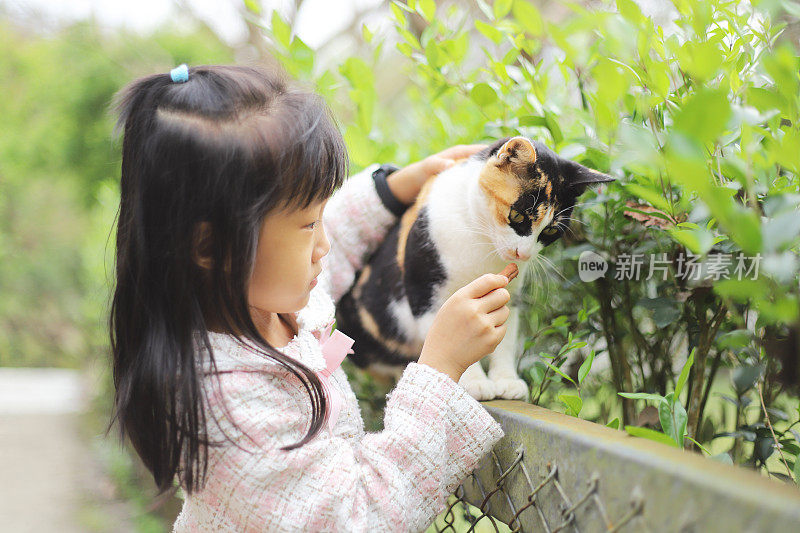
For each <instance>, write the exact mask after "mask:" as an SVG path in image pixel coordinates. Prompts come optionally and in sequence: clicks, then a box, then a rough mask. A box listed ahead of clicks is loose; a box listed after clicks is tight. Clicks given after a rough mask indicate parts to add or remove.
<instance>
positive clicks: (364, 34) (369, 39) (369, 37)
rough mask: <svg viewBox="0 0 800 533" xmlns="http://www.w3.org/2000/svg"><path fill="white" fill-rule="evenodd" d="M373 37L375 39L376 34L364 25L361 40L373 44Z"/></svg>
mask: <svg viewBox="0 0 800 533" xmlns="http://www.w3.org/2000/svg"><path fill="white" fill-rule="evenodd" d="M372 37H374V34H373V33H372V32H371V31H370V29H369V28H368V27H367V25H366V24H362V25H361V38H362V39H364V42H365V43H367V44H370V43H371V42H372Z"/></svg>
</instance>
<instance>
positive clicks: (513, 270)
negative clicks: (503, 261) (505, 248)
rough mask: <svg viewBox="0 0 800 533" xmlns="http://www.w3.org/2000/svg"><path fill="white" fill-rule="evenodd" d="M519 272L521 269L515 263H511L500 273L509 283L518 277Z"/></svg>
mask: <svg viewBox="0 0 800 533" xmlns="http://www.w3.org/2000/svg"><path fill="white" fill-rule="evenodd" d="M518 272H519V269H518V268H517V265H515V264H514V263H509V264H508V266H506V267H505V268H504V269H503V271H502V272H500V275H501V276H505V277H507V278H508V281H509V282H511V280H512V279H514V278H516V277H517V273H518Z"/></svg>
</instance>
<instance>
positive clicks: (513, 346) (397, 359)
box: [336, 137, 614, 400]
mask: <svg viewBox="0 0 800 533" xmlns="http://www.w3.org/2000/svg"><path fill="white" fill-rule="evenodd" d="M613 180H614V178H612V177H610V176H607V175H605V174H601V173H600V172H597V171H594V170H591V169H589V168H586V167H584V166H582V165H579V164H578V163H575V162H573V161H569V160H566V159H563V158H561V157H559V156H558V155H556V154H555V153H554V152H553V151H551V150H550V149H548V148H547V147H546V146H545V145H543V144H542V143H540V142H538V141H536V142H533V141H531V140H529V139H527V138H525V137H513V138H506V139H502V140H500V141H497V142H495V143H494V144H492V145H491V146H489V147H487V148H485V149H484V150H482V151H481V152H479V153H477V154H475V155H473V156H471V157H470V158H468V159H464V160H462V161H461V162H460V163H458V164H456V165H455V166H453V167H451V168H449V169H447V170H445V171H444V172H442V173H440V174H438V175H436V176H434V177H433V178H431V179H429V180H428V181H427V182H426V183H425V185H424V186H423V188H422V190H421V191H420V194H419V196H418V197H417V200H416V202H415V203H414V204H413V205H412V206H411V207H409V208H408V210H407V211H406V212H405V213H404V214H403V216H402V217H401V218H400V220H399V222H398V223H397V224H396V225H395V226H394V227H393V228H392V229H391V230H390V231H389V232H388V234H387V236H386V238H385V240H384V242H383V243H382V244H381V246H380V247H379V248H378V249H377V250H376V252H375V253H374V254H373V256H372V257H371V258H370V259H369V261H368V262H367V264H366V265H365V266H364V268H363V269H362V270H361V271H360V272H359V273H358V274H357V275H356V282H355V284H354V285H353V287H352V288H351V290H350V291H349V292H348V293H347V294H345V295H344V296H343V297H342V299H341V300H340V302H339V305H338V307H337V311H336V327H337V328H338V329H340V330H341V331H342V332H343V333H345V334H347V335H348V336H350V337H351V338H353V339H355V341H356V344H355V345H356V346H358V349H357V350H356V353H355V354H354V355H352V356H350V359H351V360H352V361H353V362H354V363H355V364H356V365H357V366H359V367H361V368H367V369H368V370H370V371H371V373H373V374H375V373H378V374H383V375H387V374H388V375H391V376H392V377H394V378H395V379H399V376H400V375H401V374H402V372H403V369H404V368H405V366H406V365H407V364H408V363H409V362H411V361H416V360H417V359H418V358H419V354H420V352H421V350H422V344H423V342H424V340H425V336H426V335H427V333H428V329H429V328H430V326H431V323H432V321H433V318H434V316H435V315H436V313H437V312H438V310H439V308H440V307H441V306H442V304H443V303H444V302H445V300H447V298H449V297H450V296H451V295H452V294H453V293H454V292H455V291H456V290H458V289H459V288H461V287H463V286H464V285H466V284H467V283H469V282H471V281H472V280H474V279H475V278H477V277H479V276H481V275H482V274H485V273H487V272H500V271H501V270H503V268H504V267H505V266H506V265H507V264H508V263H509V262H515V263H519V265H518V266H519V267H520V275H519V276H517V278H516V279H514V280H513V281H511V282H510V283H509V285H508V287H507V289H508V291H509V292H510V293H511V300H512V302H513V301H514V300H515V295H517V294H518V293H519V290H520V288H521V287H522V286H523V278H524V276H526V275H527V274H528V273H529V272H530V269H529V268H525V267H526V266H529V265H530V261H531V258H533V257H534V256H536V255H537V254H538V253H539V252H540V251H541V250H542V248H544V247H545V246H548V245H550V244H552V243H553V242H555V241H556V240H557V239H558V238H559V237H560V236H561V235H562V234H563V233H564V231H565V230H566V228H567V226H568V223H569V220H570V215H571V213H572V209H573V207H574V205H575V200H576V198H577V197H578V196H580V195H581V194H582V193H583V192H584V191H585V190H586V187H587V186H588V185H590V184H592V183H603V182H609V181H613ZM509 308H510V310H511V314H510V316H509V318H508V320H507V322H506V324H507V329H506V335H505V337H504V338H503V340H502V341H501V342H500V344H498V345H497V347H496V349H495V350H494V352H493V353H491V354H489V355H488V356H487V357H485V358H484V359H486V360H488V365H489V373H488V377H487V375H486V374H485V373H484V370H483V368H482V366H481V364H480V362H478V363H475V364H473V365H471V366H470V367H469V368H468V369H467V370H466V372H464V374H463V375H462V377H461V379H460V381H459V384H461V385H462V386H463V387H464V388H465V389H466V390H467V391H468V392H469V394H470V395H471V396H472V397H474V398H475V399H477V400H489V399H492V398H496V397H499V398H505V399H527V398H528V388H527V385H526V383H525V381H524V380H522V379H520V378H519V376H518V374H517V354H518V349H517V344H518V342H517V341H518V339H517V337H518V323H519V316H518V315H519V310H518V309H517V308H516V307H512V306H509Z"/></svg>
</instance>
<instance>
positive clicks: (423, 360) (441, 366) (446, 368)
mask: <svg viewBox="0 0 800 533" xmlns="http://www.w3.org/2000/svg"><path fill="white" fill-rule="evenodd" d="M417 363H418V364H421V365H427V366H429V367H431V368H433V369H434V370H438V371H439V372H441V373H442V374H447V375H448V376H450V379H452V380H453V381H455V382H456V383H458V380H459V379H461V375H462V374H463V373H464V372H463V370H460V369H459V368H457V367H456V366H455V365H449V364H447V363H446V362H444V361H437V360H434V359H432V358H430V357H425V356H424V355H423V356H421V357H420V358H419V359H418V360H417Z"/></svg>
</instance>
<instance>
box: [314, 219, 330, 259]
mask: <svg viewBox="0 0 800 533" xmlns="http://www.w3.org/2000/svg"><path fill="white" fill-rule="evenodd" d="M319 228H320V237H319V241H318V242H317V246H316V248H315V250H314V251H315V252H316V253H315V255H316V259H315V261H314V262H317V261H319V260H320V259H322V258H323V257H325V256H326V255H328V252H330V251H331V242H330V241H329V240H328V235H327V234H326V233H325V227H324V226H323V225H322V224H320V225H319Z"/></svg>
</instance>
